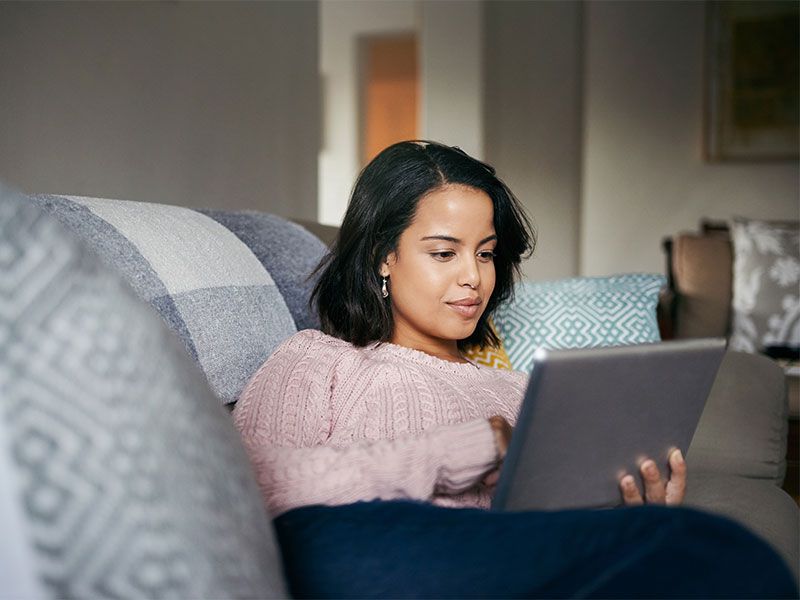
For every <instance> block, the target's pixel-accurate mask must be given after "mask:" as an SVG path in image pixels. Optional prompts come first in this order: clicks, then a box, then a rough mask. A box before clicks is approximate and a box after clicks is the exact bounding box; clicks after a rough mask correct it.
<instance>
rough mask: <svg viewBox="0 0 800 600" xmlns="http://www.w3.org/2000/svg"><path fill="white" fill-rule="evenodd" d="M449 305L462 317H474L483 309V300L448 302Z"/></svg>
mask: <svg viewBox="0 0 800 600" xmlns="http://www.w3.org/2000/svg"><path fill="white" fill-rule="evenodd" d="M447 306H449V307H450V308H452V309H453V310H454V311H456V312H457V313H458V314H460V315H461V316H462V317H467V318H470V319H471V318H473V317H474V316H475V315H477V314H478V311H480V309H481V302H480V301H478V302H448V303H447Z"/></svg>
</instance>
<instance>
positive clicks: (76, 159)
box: [0, 1, 320, 219]
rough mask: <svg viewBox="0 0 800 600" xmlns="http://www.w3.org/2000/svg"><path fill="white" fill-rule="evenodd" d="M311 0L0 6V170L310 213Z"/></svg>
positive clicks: (108, 191)
mask: <svg viewBox="0 0 800 600" xmlns="http://www.w3.org/2000/svg"><path fill="white" fill-rule="evenodd" d="M317 45H318V11H317V2H315V1H314V2H311V1H307V2H292V1H272V2H158V3H156V2H152V3H151V2H0V107H2V110H0V138H1V139H2V140H3V143H2V144H0V179H2V180H4V181H6V182H8V183H10V184H12V185H15V186H18V187H19V188H21V189H22V190H23V191H26V192H48V193H60V194H76V195H91V196H105V197H116V198H127V199H133V200H143V201H156V202H165V203H170V204H181V205H187V206H195V207H224V208H254V209H259V208H260V209H265V210H269V211H272V212H275V213H278V214H283V215H285V216H295V217H301V218H308V219H315V218H316V215H317V211H316V204H317V177H316V173H317V150H318V146H319V143H318V139H319V128H320V116H319V115H320V111H319V101H318V98H319V83H318V75H317Z"/></svg>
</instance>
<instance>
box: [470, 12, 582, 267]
mask: <svg viewBox="0 0 800 600" xmlns="http://www.w3.org/2000/svg"><path fill="white" fill-rule="evenodd" d="M485 11H486V21H485V31H486V42H485V61H486V70H485V72H486V79H485V82H486V85H485V96H486V110H485V126H486V158H487V160H488V161H489V162H490V163H492V164H493V165H494V166H495V167H496V168H497V172H498V175H500V176H501V177H502V178H503V179H505V181H506V183H507V184H508V185H509V187H510V188H511V189H512V190H513V191H514V193H515V194H516V195H517V197H518V198H519V199H520V200H521V201H522V203H523V204H524V205H525V207H526V209H527V211H528V214H529V215H530V216H531V217H532V219H533V221H534V224H535V226H536V229H537V231H538V235H539V245H538V248H537V250H536V253H535V254H534V257H533V258H532V259H531V260H529V261H528V262H527V263H525V265H524V272H525V275H526V276H528V277H530V278H534V279H554V278H559V277H567V276H571V275H575V274H576V273H577V270H578V231H579V223H580V176H581V165H580V159H581V151H580V144H581V47H582V40H581V10H580V5H579V4H577V3H574V2H496V1H493V2H488V3H486V5H485Z"/></svg>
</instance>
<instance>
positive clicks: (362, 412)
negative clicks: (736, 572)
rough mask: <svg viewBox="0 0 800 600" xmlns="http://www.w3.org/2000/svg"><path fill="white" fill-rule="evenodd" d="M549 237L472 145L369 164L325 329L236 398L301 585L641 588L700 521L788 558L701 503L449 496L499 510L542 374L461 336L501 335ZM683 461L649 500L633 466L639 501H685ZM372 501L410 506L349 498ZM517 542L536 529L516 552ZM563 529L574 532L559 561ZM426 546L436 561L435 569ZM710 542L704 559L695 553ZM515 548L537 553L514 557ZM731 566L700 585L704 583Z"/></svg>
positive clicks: (624, 490) (572, 590) (665, 567)
mask: <svg viewBox="0 0 800 600" xmlns="http://www.w3.org/2000/svg"><path fill="white" fill-rule="evenodd" d="M533 245H534V236H533V234H532V231H531V227H530V224H529V222H528V220H527V218H526V217H525V215H524V212H523V211H522V209H521V207H520V205H519V203H518V201H517V200H516V198H515V197H514V195H513V194H512V193H511V191H510V190H509V189H508V188H507V187H506V186H505V185H504V184H503V183H502V182H501V181H500V180H499V179H498V178H497V177H496V176H495V173H494V170H493V169H492V168H491V167H489V166H488V165H486V164H484V163H481V162H479V161H477V160H475V159H473V158H471V157H469V156H468V155H467V154H465V153H464V152H462V151H460V150H459V149H457V148H450V147H447V146H444V145H441V144H437V143H432V142H402V143H399V144H395V145H393V146H391V147H389V148H387V149H386V150H384V151H383V152H381V153H380V154H379V155H378V156H377V157H376V158H375V159H374V160H373V161H372V162H371V163H370V164H369V165H368V166H367V167H366V168H365V169H364V170H363V172H362V173H361V175H360V176H359V178H358V180H357V182H356V185H355V188H354V190H353V194H352V198H351V201H350V204H349V206H348V209H347V213H346V215H345V218H344V221H343V223H342V227H341V230H340V234H339V238H338V241H337V243H336V244H335V246H334V248H333V250H332V251H331V253H330V254H329V255H328V256H327V257H326V259H325V260H324V261H323V264H322V265H320V278H319V281H318V284H317V286H316V288H315V291H314V294H313V300H314V301H315V302H316V304H317V307H318V310H319V314H320V317H321V323H322V332H317V331H302V332H300V333H298V334H296V335H295V336H293V337H292V338H290V339H289V340H287V341H286V342H285V343H284V344H282V345H281V347H280V348H279V349H278V350H277V351H276V352H275V353H274V354H273V355H272V356H271V357H270V358H269V360H268V361H267V362H266V363H265V364H264V365H263V366H262V367H261V368H260V369H259V371H258V372H257V373H256V375H255V376H254V377H253V378H252V380H251V381H250V383H249V384H248V386H247V387H246V388H245V391H244V392H243V394H242V396H241V398H240V400H239V402H238V404H237V406H236V409H235V411H234V420H235V423H236V425H237V427H238V428H239V429H240V431H241V432H242V435H243V438H244V440H245V444H246V446H247V449H248V452H249V455H250V457H251V460H252V462H253V465H254V467H255V469H256V473H257V476H258V480H259V485H260V487H261V489H262V492H263V494H264V498H265V501H266V503H267V505H268V507H269V509H270V511H271V513H272V514H273V516H278V519H276V528H277V530H278V533H279V535H280V536H281V542H282V547H283V551H284V556H285V559H286V566H287V571H288V573H289V576H290V585H291V587H292V591H293V593H295V594H298V595H310V596H319V595H339V596H358V595H368V596H369V595H389V596H399V595H415V596H456V595H477V596H487V595H489V596H496V595H500V596H507V595H533V594H548V595H591V594H599V595H603V594H605V593H613V594H615V595H619V594H620V593H622V592H625V591H626V590H627V591H630V590H634V591H638V592H639V593H640V594H641V593H642V592H643V589H644V588H642V587H641V586H642V585H643V584H644V582H645V580H646V579H647V578H648V577H650V575H651V574H652V573H653V572H654V571H656V572H657V573H656V580H658V577H659V576H660V577H662V578H663V575H664V574H665V573H668V572H669V569H670V566H671V565H674V564H675V560H674V557H673V558H671V559H670V560H671V561H672V562H670V560H666V559H665V557H667V556H669V555H670V554H671V553H672V552H673V551H674V550H675V548H676V547H680V545H681V544H685V543H686V542H687V539H688V536H687V534H686V533H680V532H682V531H683V530H684V529H685V528H686V527H687V526H688V525H687V524H689V523H690V522H691V524H692V525H691V527H693V528H695V527H700V528H701V529H702V528H703V527H705V528H707V529H709V530H714V532H715V533H714V536H715V537H716V538H717V539H718V538H719V536H720V535H722V536H723V537H724V538H725V539H726V544H725V546H726V547H727V549H728V551H730V549H731V548H739V547H741V546H742V545H744V546H745V547H747V546H748V544H749V546H752V548H755V549H756V550H753V551H752V552H751V553H744V554H743V556H747V559H748V560H753V552H754V553H755V555H758V556H759V557H761V558H760V559H759V560H762V561H765V562H767V563H770V561H772V564H774V567H773V569H774V570H777V571H778V572H780V571H781V568H782V565H781V564H780V562H779V561H778V560H777V559H775V557H774V556H773V555H772V554H771V551H770V550H769V549H768V548H766V547H765V546H764V545H763V544H762V543H761V542H752V538H751V536H749V534H746V533H745V532H743V531H741V530H739V529H738V528H737V527H735V526H734V525H732V524H730V523H728V522H724V521H721V520H718V519H714V518H712V517H707V516H704V515H700V514H699V513H693V512H691V511H669V510H666V509H661V510H658V509H649V508H648V509H645V510H640V511H638V512H637V511H601V512H580V511H573V512H570V513H560V514H559V513H551V514H547V513H521V514H518V515H513V514H506V515H500V514H493V513H489V512H487V511H482V510H462V511H448V510H445V509H442V508H438V507H461V508H472V509H480V508H487V507H488V506H489V502H490V500H491V495H492V491H493V486H494V483H496V479H497V469H498V467H499V465H500V463H501V461H502V459H503V456H504V454H505V451H506V448H507V446H508V441H509V437H510V434H511V424H513V422H514V420H515V417H516V414H517V410H518V408H519V403H520V401H521V399H522V395H523V392H524V388H525V384H526V377H525V376H524V375H523V374H520V373H512V372H505V371H499V370H495V369H490V368H485V367H479V366H477V365H475V364H473V363H471V362H469V361H468V360H466V359H465V358H464V357H463V355H462V351H463V350H464V349H465V348H466V347H467V346H469V345H473V344H479V345H486V344H490V345H494V344H496V342H497V339H496V337H495V336H494V334H493V333H492V330H491V329H490V328H489V327H488V325H487V319H488V317H489V316H490V315H491V313H492V311H493V310H494V308H495V307H496V306H497V305H498V304H499V303H501V302H503V301H504V300H506V299H507V298H508V297H509V295H510V294H511V291H512V287H513V284H514V279H515V277H516V276H517V275H518V273H519V264H520V261H521V260H522V258H524V257H525V256H527V255H528V254H529V253H530V252H531V251H532V249H533ZM670 467H671V470H672V476H671V478H670V479H669V481H667V482H665V481H663V480H662V478H661V476H660V474H659V472H658V469H657V468H656V465H655V463H654V462H653V461H652V460H648V461H645V462H644V463H643V464H642V472H641V476H642V478H643V480H644V484H645V485H644V488H645V495H644V497H642V496H640V494H639V492H638V489H637V486H636V485H635V482H634V478H633V476H632V475H627V476H625V477H624V478H623V479H622V480H621V483H620V485H621V494H622V497H623V499H624V501H625V503H626V504H629V505H635V504H644V503H649V504H670V505H674V504H679V503H680V502H681V501H682V499H683V495H684V490H685V481H686V465H685V463H684V462H683V458H682V457H681V455H680V452H679V451H675V452H673V453H672V454H671V455H670ZM375 499H380V500H384V501H386V500H404V502H362V503H357V504H352V503H356V502H358V501H372V500H375ZM409 500H411V501H414V502H408V501H409ZM314 505H316V506H314ZM326 505H327V506H326ZM331 505H350V506H345V507H340V508H339V509H336V508H335V507H333V506H331ZM437 505H438V507H437ZM299 507H307V508H299ZM291 509H298V510H291ZM287 511H289V512H287ZM284 513H285V514H284ZM615 513H616V514H615ZM697 522H699V523H700V526H698V525H697ZM342 528H344V531H342ZM408 530H410V531H413V532H415V533H413V534H412V535H409V534H408ZM720 531H722V532H723V533H720ZM520 535H522V536H523V537H522V538H520ZM493 538H496V540H495V541H496V543H497V544H498V545H499V546H498V547H497V548H492V545H493ZM476 540H477V541H476ZM512 540H513V542H514V543H515V544H519V543H523V544H524V545H523V546H522V547H521V548H519V549H514V550H512V551H511V555H510V556H506V555H507V554H509V547H508V546H507V542H509V541H512ZM654 540H659V542H658V543H657V544H654ZM443 542H444V543H445V545H444V546H442V543H443ZM692 542H693V544H694V545H695V546H696V547H702V546H698V543H699V542H697V540H694V539H693V540H692ZM554 544H555V545H556V546H558V547H560V548H561V549H560V551H559V552H558V553H557V557H556V558H555V559H553V557H552V556H551V555H550V552H549V550H548V548H549V549H552V548H553V547H554ZM676 545H677V546H676ZM587 549H589V550H587ZM493 553H495V554H496V555H495V556H492V554H493ZM715 554H716V556H715ZM723 554H724V552H723ZM311 557H313V559H311ZM420 558H421V559H422V560H423V561H424V564H425V565H427V567H430V566H431V565H434V564H436V565H438V566H436V567H435V568H434V569H433V570H430V568H422V569H421V568H419V566H415V560H414V559H417V560H419V559H420ZM442 558H444V562H441V561H442ZM708 558H714V560H719V553H718V552H716V551H714V553H711V552H709V557H708ZM708 558H706V559H703V560H700V559H698V558H696V557H695V558H694V560H693V563H692V566H693V567H694V568H697V567H698V566H699V565H706V564H708V563H707V560H708ZM498 559H499V560H498ZM516 559H521V560H522V561H523V562H522V565H521V566H520V567H515V568H513V569H510V568H509V565H512V564H513V565H516ZM738 559H739V556H738V555H737V556H735V557H731V560H730V561H728V566H731V565H733V566H735V565H736V564H737V563H736V560H738ZM364 561H370V564H373V565H374V569H375V573H374V574H373V575H372V576H369V577H366V578H364V579H359V578H357V577H356V578H354V577H353V576H352V573H348V572H347V571H352V568H353V565H355V564H363V563H364ZM437 561H438V562H437ZM300 563H302V565H301V564H300ZM312 565H313V567H312ZM470 565H471V568H472V573H473V575H472V576H470V577H467V578H466V579H465V577H464V571H466V570H468V569H469V568H470ZM654 565H657V568H654ZM295 567H297V569H296V570H295ZM681 568H683V567H681ZM342 570H344V571H345V572H343V571H342ZM784 570H785V569H784ZM448 572H450V576H448V575H447V573H448ZM631 572H634V573H637V574H638V575H637V577H638V578H639V579H638V580H637V578H636V577H631V575H630V573H631ZM643 573H645V574H647V575H646V576H645V579H642V574H643ZM475 574H477V576H476V575H475ZM293 575H296V577H293ZM453 575H455V576H456V577H455V580H454V578H453ZM701 579H702V578H701ZM717 579H718V577H717ZM717 579H715V578H713V577H712V578H708V577H706V578H705V579H704V580H702V581H701V585H700V588H702V590H703V592H704V593H705V594H706V595H707V594H709V593H715V590H714V589H713V588H714V586H717V585H718V584H719V582H718V581H717ZM639 580H641V581H639ZM778 580H780V578H778ZM789 581H791V580H789ZM622 582H624V584H625V585H624V587H621V583H622ZM637 582H638V583H637ZM650 583H652V582H650ZM690 589H692V588H687V587H684V588H681V587H680V586H678V587H675V586H672V587H669V588H668V591H669V594H674V593H675V592H676V591H678V592H680V591H684V592H685V591H688V590H690ZM786 589H791V588H786ZM651 591H653V592H655V591H656V590H651ZM722 591H723V592H725V591H727V592H730V588H725V589H724V590H722ZM737 591H738V592H741V589H740V588H737ZM758 591H759V593H763V591H764V590H763V589H759V590H758Z"/></svg>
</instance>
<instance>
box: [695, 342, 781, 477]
mask: <svg viewBox="0 0 800 600" xmlns="http://www.w3.org/2000/svg"><path fill="white" fill-rule="evenodd" d="M787 410H788V408H787V398H786V381H785V377H784V373H783V369H781V368H780V366H778V365H777V364H776V363H775V362H774V361H772V360H771V359H769V358H766V357H764V356H761V355H757V354H748V353H744V352H727V353H726V354H725V358H724V359H723V361H722V366H721V367H720V369H719V373H718V374H717V379H716V381H715V382H714V386H713V388H712V390H711V394H710V395H709V398H708V402H707V403H706V407H705V410H704V411H703V415H702V417H701V418H700V423H699V424H698V426H697V431H696V432H695V435H694V439H693V440H692V443H691V445H690V447H689V451H688V453H687V463H688V465H689V469H690V470H693V471H696V472H712V473H725V474H731V475H739V476H742V477H749V478H755V479H767V480H770V481H772V482H773V483H775V485H777V486H780V485H782V483H783V478H784V475H785V473H786V437H787V432H788V420H787Z"/></svg>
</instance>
